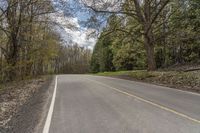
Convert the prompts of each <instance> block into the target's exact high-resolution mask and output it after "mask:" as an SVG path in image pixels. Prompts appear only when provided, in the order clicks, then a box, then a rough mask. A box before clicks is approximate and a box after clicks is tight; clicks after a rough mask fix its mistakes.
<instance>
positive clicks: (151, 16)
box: [84, 0, 170, 70]
mask: <svg viewBox="0 0 200 133" xmlns="http://www.w3.org/2000/svg"><path fill="white" fill-rule="evenodd" d="M169 2H170V0H159V1H157V0H144V1H140V0H126V1H124V2H123V1H120V0H117V1H115V2H111V1H108V2H95V1H92V2H88V1H84V4H85V5H86V7H88V8H90V9H92V10H93V11H95V12H98V13H114V14H123V15H126V16H128V17H132V18H134V19H136V20H137V21H138V24H139V25H141V28H142V31H141V34H142V35H143V37H144V42H143V44H144V46H145V50H146V53H147V62H148V70H155V69H156V61H155V55H154V54H155V53H154V47H155V40H154V39H155V35H154V28H155V27H156V26H155V23H158V22H156V21H157V20H158V18H159V15H160V14H161V12H162V11H163V10H164V8H165V7H166V6H167V5H168V4H169ZM112 8H113V9H112Z"/></svg>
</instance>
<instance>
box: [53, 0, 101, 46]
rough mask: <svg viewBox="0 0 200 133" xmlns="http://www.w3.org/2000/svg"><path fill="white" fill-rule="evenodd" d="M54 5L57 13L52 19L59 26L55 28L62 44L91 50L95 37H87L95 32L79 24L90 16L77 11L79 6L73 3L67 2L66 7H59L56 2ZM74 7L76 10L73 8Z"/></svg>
mask: <svg viewBox="0 0 200 133" xmlns="http://www.w3.org/2000/svg"><path fill="white" fill-rule="evenodd" d="M64 1H67V0H64ZM54 4H55V6H56V8H57V9H58V12H56V13H55V14H53V16H52V18H53V21H55V22H56V23H58V24H59V26H56V30H57V31H58V32H59V33H60V35H61V37H62V39H63V40H64V42H66V43H67V44H69V45H73V44H75V43H76V44H78V45H79V46H81V47H86V48H89V49H93V47H94V45H95V43H96V41H97V37H94V36H93V37H89V36H88V35H90V34H91V33H93V32H95V31H96V29H94V28H88V27H86V26H85V25H84V24H82V23H81V22H83V21H86V20H87V19H88V18H90V14H89V13H88V12H87V11H79V8H77V6H79V5H74V4H75V3H74V2H73V1H70V2H69V0H68V3H67V6H63V3H62V5H61V4H60V3H59V2H58V1H56V0H55V2H54ZM70 4H71V5H70ZM74 6H76V8H73V7H74ZM71 14H73V15H71ZM96 28H98V27H96Z"/></svg>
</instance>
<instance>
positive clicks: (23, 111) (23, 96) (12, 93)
mask: <svg viewBox="0 0 200 133" xmlns="http://www.w3.org/2000/svg"><path fill="white" fill-rule="evenodd" d="M50 82H51V78H50V77H41V78H38V79H32V80H26V81H20V82H15V83H11V84H7V85H6V86H4V89H3V90H1V92H0V107H1V108H0V132H1V133H11V132H12V133H19V132H20V133H27V132H29V133H31V132H33V130H34V126H33V125H36V124H37V122H38V118H37V117H36V115H37V114H38V113H37V110H38V109H37V107H38V108H40V107H41V108H42V106H40V103H41V102H42V101H41V99H43V98H42V96H43V95H42V94H43V93H44V92H45V91H47V90H48V85H49V84H50ZM36 105H37V106H36Z"/></svg>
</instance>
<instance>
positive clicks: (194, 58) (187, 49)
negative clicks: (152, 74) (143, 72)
mask: <svg viewBox="0 0 200 133" xmlns="http://www.w3.org/2000/svg"><path fill="white" fill-rule="evenodd" d="M90 7H92V10H94V11H96V12H102V11H103V12H107V13H111V14H112V15H110V17H109V19H108V23H107V26H106V28H104V30H103V32H102V33H101V35H100V37H99V39H98V42H97V44H96V47H95V49H94V53H93V56H92V63H91V68H92V71H93V72H97V71H98V72H99V71H101V72H104V71H110V70H111V71H113V70H133V69H147V70H150V71H152V70H156V69H158V68H166V67H169V66H174V65H180V64H182V65H183V64H191V63H193V64H198V63H199V62H200V38H199V36H200V35H199V30H200V2H199V1H198V0H184V1H182V0H181V1H180V0H174V1H168V0H161V1H154V0H145V1H143V2H141V1H138V0H134V1H129V0H127V1H125V2H124V3H122V5H121V8H120V10H117V11H116V10H107V9H108V8H101V9H98V7H97V6H96V7H95V6H94V5H90ZM94 7H95V8H94ZM119 13H120V14H119ZM108 38H109V39H108ZM102 41H103V43H102ZM104 44H107V46H105V45H104ZM102 49H107V50H109V51H111V52H109V55H106V54H104V56H103V57H101V56H98V51H101V50H102ZM102 58H106V59H111V60H109V61H110V62H109V63H102V62H101V59H102ZM105 64H111V65H109V66H107V69H104V70H102V69H99V68H101V67H102V66H104V65H105Z"/></svg>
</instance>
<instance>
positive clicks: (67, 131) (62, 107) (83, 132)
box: [43, 75, 200, 133]
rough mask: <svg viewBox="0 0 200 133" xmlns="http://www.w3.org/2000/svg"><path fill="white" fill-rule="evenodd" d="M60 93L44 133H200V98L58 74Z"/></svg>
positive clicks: (164, 89)
mask: <svg viewBox="0 0 200 133" xmlns="http://www.w3.org/2000/svg"><path fill="white" fill-rule="evenodd" d="M55 92H56V93H55ZM55 92H54V94H55V101H54V100H52V104H51V106H52V107H53V108H52V109H53V110H52V113H49V114H48V117H47V121H46V124H45V126H46V127H45V129H44V131H43V132H44V133H45V132H49V133H200V95H199V94H193V93H190V92H184V91H179V90H175V89H170V88H167V87H160V86H156V85H150V84H145V83H139V82H134V81H128V80H122V79H114V78H108V77H98V76H90V75H60V76H57V84H56V86H55ZM49 112H51V111H49ZM48 123H49V126H48Z"/></svg>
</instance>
